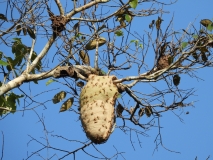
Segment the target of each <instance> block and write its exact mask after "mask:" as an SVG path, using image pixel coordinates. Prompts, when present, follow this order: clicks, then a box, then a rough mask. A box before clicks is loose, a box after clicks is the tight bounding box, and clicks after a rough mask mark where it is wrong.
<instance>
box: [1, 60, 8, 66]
mask: <svg viewBox="0 0 213 160" xmlns="http://www.w3.org/2000/svg"><path fill="white" fill-rule="evenodd" d="M0 65H2V66H7V65H8V63H7V62H5V61H2V60H0Z"/></svg>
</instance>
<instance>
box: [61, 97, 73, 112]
mask: <svg viewBox="0 0 213 160" xmlns="http://www.w3.org/2000/svg"><path fill="white" fill-rule="evenodd" d="M73 101H74V98H73V97H72V98H69V99H68V100H66V101H65V102H64V103H63V104H62V105H61V108H60V111H59V112H64V111H67V110H68V109H70V107H71V106H72V104H73Z"/></svg>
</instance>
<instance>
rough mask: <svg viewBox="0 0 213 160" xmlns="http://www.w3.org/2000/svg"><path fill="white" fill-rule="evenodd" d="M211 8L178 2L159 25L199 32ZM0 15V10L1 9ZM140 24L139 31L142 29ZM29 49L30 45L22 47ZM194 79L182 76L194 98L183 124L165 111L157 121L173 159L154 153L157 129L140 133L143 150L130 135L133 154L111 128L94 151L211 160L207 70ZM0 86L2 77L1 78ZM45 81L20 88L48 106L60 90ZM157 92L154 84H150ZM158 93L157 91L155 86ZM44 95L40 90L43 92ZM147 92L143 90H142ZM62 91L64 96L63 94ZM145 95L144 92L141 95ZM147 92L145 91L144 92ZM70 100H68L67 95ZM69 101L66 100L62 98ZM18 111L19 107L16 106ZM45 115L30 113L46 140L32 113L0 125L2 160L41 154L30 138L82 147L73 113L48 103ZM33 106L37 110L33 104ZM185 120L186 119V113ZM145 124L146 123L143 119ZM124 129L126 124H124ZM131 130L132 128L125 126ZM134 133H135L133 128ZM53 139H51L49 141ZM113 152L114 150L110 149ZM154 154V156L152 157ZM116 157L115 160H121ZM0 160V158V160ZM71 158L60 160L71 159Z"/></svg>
mask: <svg viewBox="0 0 213 160" xmlns="http://www.w3.org/2000/svg"><path fill="white" fill-rule="evenodd" d="M212 6H213V2H212V1H211V0H205V1H199V0H194V1H192V0H191V1H190V0H188V1H184V0H179V1H178V2H177V3H175V4H173V5H172V6H165V7H164V9H165V10H167V11H170V13H169V14H164V15H163V19H164V22H163V24H162V26H163V27H164V25H165V26H166V24H168V23H169V21H170V20H171V18H172V16H173V14H174V22H173V28H174V29H175V30H181V29H186V28H187V27H188V25H189V24H190V23H194V25H195V27H199V26H200V24H199V22H200V20H201V19H212V18H213V14H211V10H212ZM0 8H1V10H2V9H4V8H2V7H1V6H0ZM157 16H158V15H155V16H152V17H150V18H144V21H143V18H142V20H141V21H133V23H134V24H136V26H137V27H134V28H133V29H134V30H136V31H137V32H139V33H141V34H142V33H143V32H144V30H148V24H149V23H150V22H151V20H152V19H157ZM143 24H144V25H143ZM26 43H28V44H29V45H30V44H31V42H26ZM44 43H45V42H43V41H39V42H38V44H37V45H36V47H37V48H36V49H37V50H38V51H39V50H40V49H41V48H39V46H42V45H43V44H44ZM0 50H2V51H4V52H5V51H7V52H9V50H6V49H5V48H0ZM133 73H134V72H127V73H126V74H127V75H128V74H133ZM197 75H198V76H199V77H200V78H202V79H203V80H199V81H198V80H197V79H195V78H189V77H188V76H185V75H182V76H181V83H180V86H179V87H180V88H183V89H185V88H195V90H196V92H195V95H194V96H192V97H190V99H189V100H190V101H196V102H195V103H194V107H188V108H184V110H183V112H182V115H181V118H182V119H183V122H181V121H180V120H179V118H178V117H177V116H176V115H175V114H174V113H173V112H172V111H169V112H167V113H164V114H163V116H162V118H161V121H160V123H161V127H162V129H161V135H162V139H163V144H164V146H165V147H166V148H168V149H170V150H173V151H175V152H180V153H174V152H169V151H167V150H166V149H164V148H163V147H162V146H161V145H159V147H158V150H155V152H154V149H155V143H154V140H155V138H156V136H157V134H158V128H155V127H153V128H151V129H150V130H149V131H147V132H145V133H146V134H147V136H139V137H140V141H141V142H142V143H141V146H142V148H141V147H140V145H139V143H138V140H137V136H136V134H135V133H133V132H132V142H133V144H134V148H135V150H134V148H133V147H132V144H131V143H130V134H129V133H127V134H125V133H124V132H122V131H121V130H120V129H119V128H116V129H115V130H114V132H113V133H112V135H111V136H110V138H109V140H108V141H107V142H106V143H104V144H101V145H96V147H97V148H98V149H99V150H100V151H102V152H103V153H104V154H105V155H106V156H107V157H111V156H113V155H114V154H115V153H116V149H117V151H118V152H122V156H123V157H124V158H125V159H127V160H130V159H131V160H132V159H136V160H139V159H146V160H149V159H150V160H162V159H163V160H164V159H173V160H180V159H181V160H185V159H186V160H191V159H192V160H193V159H195V157H196V156H197V157H198V160H202V159H206V158H207V157H208V156H209V155H210V156H211V157H210V160H211V159H213V158H212V157H213V136H212V135H213V125H212V121H213V117H212V115H213V109H212V107H213V106H212V105H213V95H212V90H213V85H212V81H213V76H212V75H213V70H212V68H206V69H201V70H199V71H198V72H197ZM0 79H1V80H2V77H0ZM46 81H47V80H43V81H40V82H39V85H37V86H35V85H33V84H31V85H29V84H24V85H23V87H22V89H23V90H26V91H27V90H29V89H31V90H33V91H32V92H31V93H32V95H36V94H39V93H40V92H41V91H44V90H45V91H48V90H49V92H47V93H46V94H42V95H40V96H38V97H36V98H35V99H36V100H38V101H42V102H44V101H45V100H51V98H52V97H53V96H54V94H55V93H57V92H59V91H60V89H61V86H60V85H58V86H57V85H56V84H51V85H49V86H47V87H46V85H45V83H46ZM146 85H148V84H143V85H142V86H143V87H144V88H143V89H146ZM155 85H156V86H158V83H156V84H155ZM159 87H160V86H159ZM43 89H44V90H43ZM51 89H57V90H56V91H55V92H54V91H53V92H51V91H50V90H51ZM147 89H148V87H147ZM66 91H69V90H68V89H67V88H66ZM143 92H144V93H146V91H143ZM147 92H149V90H147ZM69 96H70V95H69ZM67 98H68V97H67ZM21 105H23V103H21ZM46 105H47V106H48V107H47V109H45V108H43V107H37V108H36V109H35V110H36V112H37V113H38V114H39V116H40V117H42V116H44V121H45V124H46V129H47V130H48V131H49V133H48V134H46V132H45V131H44V128H43V126H42V124H41V123H40V122H39V118H38V116H37V114H36V113H35V112H34V111H25V112H17V113H15V114H9V115H8V116H7V117H6V118H4V119H3V120H1V121H0V131H3V133H4V145H5V146H4V158H3V159H5V160H7V159H8V160H9V159H18V160H19V159H26V157H27V154H28V155H30V154H31V152H32V151H36V150H37V149H40V148H42V147H41V146H40V145H39V144H38V143H36V142H35V141H30V140H31V138H30V136H31V137H34V138H36V139H37V140H39V141H41V142H43V143H46V142H45V140H44V138H42V137H45V136H48V139H49V143H50V145H52V146H55V147H60V148H61V149H66V150H69V151H72V150H74V149H76V148H78V147H80V146H81V144H79V143H77V142H68V141H65V140H63V139H61V138H57V137H55V136H54V135H61V136H64V137H66V138H67V139H70V140H79V141H86V139H87V138H86V136H85V133H84V132H83V130H82V127H81V123H80V121H79V119H78V115H76V114H74V113H73V112H63V113H59V112H58V111H59V108H60V105H61V103H60V104H56V105H55V104H53V103H52V102H51V101H49V102H47V103H46ZM34 106H36V104H34ZM181 111H182V110H181V109H179V110H178V111H174V112H175V113H177V114H180V113H181ZM187 111H188V112H189V114H185V113H186V112H187ZM143 118H146V117H143ZM117 123H118V124H120V125H121V124H122V121H120V120H119V119H118V120H117ZM127 124H128V123H127ZM129 126H130V127H135V126H132V124H129ZM136 128H137V127H136ZM51 135H52V136H51ZM1 144H2V135H1V134H0V149H1ZM115 148H116V149H115ZM85 151H87V152H88V153H91V154H93V155H95V156H97V157H102V156H101V155H100V154H99V153H98V152H97V151H95V149H94V148H93V147H91V146H90V147H88V148H86V149H85ZM153 152H154V153H153ZM41 153H42V156H44V157H49V158H50V157H51V156H52V155H54V153H55V151H53V150H51V149H49V150H44V151H43V152H41ZM0 155H1V153H0ZM63 155H64V153H60V152H57V156H54V157H53V158H52V159H54V160H55V159H58V158H60V157H62V156H63ZM122 156H121V155H118V157H117V159H118V160H120V159H123V157H122ZM0 157H1V156H0ZM72 158H73V156H72V155H70V156H68V157H66V158H65V160H66V159H72ZM31 159H36V160H37V159H41V157H39V156H33V157H31ZM76 159H77V160H79V159H87V160H90V159H91V160H92V159H94V158H92V157H90V156H88V155H86V154H85V153H84V152H83V151H79V152H77V153H76ZM113 159H116V157H114V158H113Z"/></svg>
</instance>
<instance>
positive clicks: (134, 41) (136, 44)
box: [130, 40, 143, 47]
mask: <svg viewBox="0 0 213 160" xmlns="http://www.w3.org/2000/svg"><path fill="white" fill-rule="evenodd" d="M130 43H135V46H136V47H137V46H138V43H139V41H138V40H131V41H130ZM142 47H143V46H142Z"/></svg>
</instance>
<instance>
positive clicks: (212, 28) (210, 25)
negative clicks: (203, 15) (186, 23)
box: [207, 23, 213, 32]
mask: <svg viewBox="0 0 213 160" xmlns="http://www.w3.org/2000/svg"><path fill="white" fill-rule="evenodd" d="M207 30H208V31H210V32H211V31H212V30H213V23H211V24H209V25H208V27H207Z"/></svg>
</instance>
